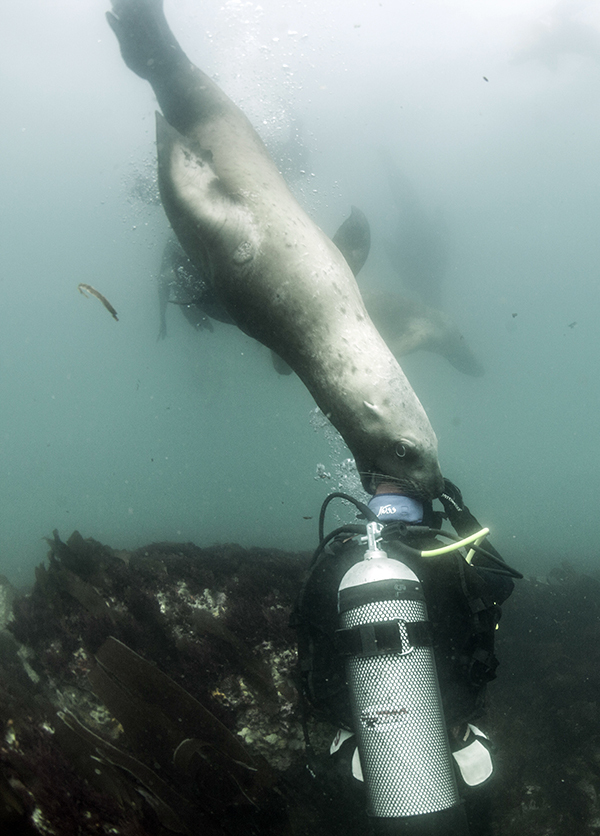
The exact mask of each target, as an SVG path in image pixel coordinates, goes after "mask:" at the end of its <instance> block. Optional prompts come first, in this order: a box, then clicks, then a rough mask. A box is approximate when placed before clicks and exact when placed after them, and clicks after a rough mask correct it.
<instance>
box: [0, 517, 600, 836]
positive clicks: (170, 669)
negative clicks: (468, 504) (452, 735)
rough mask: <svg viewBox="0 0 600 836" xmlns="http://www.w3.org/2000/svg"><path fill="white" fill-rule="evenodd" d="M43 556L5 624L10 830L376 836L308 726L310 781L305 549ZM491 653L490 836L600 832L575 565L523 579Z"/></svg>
mask: <svg viewBox="0 0 600 836" xmlns="http://www.w3.org/2000/svg"><path fill="white" fill-rule="evenodd" d="M49 544H50V553H49V558H48V562H47V564H46V565H44V566H40V567H38V569H37V570H36V582H35V585H34V586H33V588H32V590H31V592H30V593H29V594H27V595H17V594H16V593H15V592H14V591H11V593H10V595H11V597H14V600H13V602H12V612H13V617H12V620H11V621H10V622H9V623H8V628H7V629H4V630H1V631H0V722H1V724H2V728H1V737H0V832H2V833H3V834H5V833H6V834H12V833H15V834H17V833H23V834H41V833H46V834H47V833H57V834H60V835H61V836H63V835H64V836H70V834H88V833H89V834H92V833H114V834H123V836H135V835H136V834H140V835H141V834H164V835H165V836H166V834H169V833H184V834H187V833H190V834H191V833H197V832H200V831H201V832H202V833H203V834H208V836H217V834H219V835H220V834H223V836H225V834H227V836H236V834H240V836H241V834H257V836H259V835H260V836H271V834H273V836H276V834H277V836H284V834H294V836H326V834H327V836H341V835H342V834H345V836H352V834H355V833H356V834H359V833H360V834H361V836H363V834H364V833H365V832H366V831H367V832H368V825H367V820H366V816H365V814H364V809H363V807H362V801H361V799H360V797H359V796H357V794H356V793H354V797H352V793H351V791H349V788H348V786H347V782H346V781H344V780H342V779H340V778H339V777H338V776H335V775H334V776H332V775H330V774H328V773H327V769H326V763H327V755H326V754H325V753H326V751H327V748H328V745H329V740H330V739H331V737H332V736H333V733H334V731H335V730H334V729H332V728H331V726H329V725H327V724H326V723H323V722H319V721H318V720H317V719H315V718H312V717H309V718H308V723H309V730H310V735H311V741H312V743H313V747H314V749H315V750H316V753H317V759H316V760H313V761H311V771H312V772H313V773H315V774H316V775H317V776H318V777H317V779H316V780H315V779H314V778H313V777H311V773H310V772H309V770H307V769H306V755H305V752H304V737H303V732H302V717H301V714H302V711H301V706H300V705H299V703H298V699H297V696H296V692H295V689H294V683H293V674H294V666H295V663H296V654H295V634H294V632H293V631H292V630H291V629H290V628H289V626H288V623H289V614H290V610H291V606H292V603H293V601H294V599H295V597H296V595H297V592H298V590H299V587H300V584H301V581H302V577H303V574H304V570H305V567H306V566H307V564H308V560H309V558H308V555H305V554H290V553H286V552H280V551H277V550H273V549H261V548H253V549H244V548H242V547H240V546H237V545H232V544H225V545H219V546H211V547H210V548H199V547H197V546H195V545H193V544H191V543H185V544H181V543H155V544H152V545H150V546H147V547H145V548H142V549H138V550H136V551H132V552H124V551H115V550H113V549H111V548H109V547H107V546H104V545H102V544H100V543H98V542H96V541H95V540H91V539H84V538H83V537H81V535H80V534H79V533H78V532H74V534H72V535H71V537H70V538H69V539H68V540H67V541H66V542H63V541H62V540H61V538H60V536H59V534H58V532H55V533H54V535H53V537H52V538H50V539H49ZM497 650H498V656H499V658H500V660H501V666H500V669H499V675H498V678H497V680H495V682H494V683H493V684H492V685H491V687H490V699H489V708H488V717H487V718H486V720H485V729H486V731H487V732H489V733H490V735H491V737H492V739H493V741H494V743H495V744H496V747H497V751H496V759H497V767H498V768H497V777H496V779H495V783H493V784H492V785H491V787H490V790H489V795H490V797H491V803H492V832H493V833H494V834H497V836H517V834H518V836H543V835H544V836H545V834H551V836H572V834H573V833H577V834H578V836H587V834H594V833H597V832H598V822H599V821H600V802H599V799H600V704H599V702H598V695H599V694H600V583H599V582H598V580H596V579H594V578H592V577H590V576H589V575H583V574H580V573H579V572H577V571H576V570H575V569H573V567H569V566H563V567H560V568H558V569H555V570H552V572H550V574H549V577H548V581H544V582H541V581H539V580H528V581H522V582H521V583H520V584H519V585H518V586H517V588H516V589H515V592H514V594H513V596H512V597H511V599H510V601H509V602H508V603H507V604H506V606H505V612H504V615H503V618H502V621H501V625H500V631H499V634H498V649H497ZM488 818H489V817H488ZM482 832H483V831H482ZM486 832H489V831H486ZM472 836H478V831H477V829H473V831H472Z"/></svg>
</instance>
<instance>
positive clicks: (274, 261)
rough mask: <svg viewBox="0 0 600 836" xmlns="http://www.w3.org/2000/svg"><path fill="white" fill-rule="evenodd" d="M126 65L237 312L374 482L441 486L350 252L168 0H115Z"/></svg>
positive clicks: (211, 265) (173, 217)
mask: <svg viewBox="0 0 600 836" xmlns="http://www.w3.org/2000/svg"><path fill="white" fill-rule="evenodd" d="M113 6H114V11H115V15H116V17H115V16H114V15H109V22H110V23H111V26H112V28H113V29H114V31H115V33H116V34H117V37H118V38H119V42H120V45H121V52H122V54H123V57H124V59H125V61H126V63H127V64H128V66H129V67H130V68H131V69H133V70H134V71H135V72H137V73H138V74H139V75H141V76H142V77H145V78H147V79H148V80H149V81H150V83H151V84H152V86H153V88H154V91H155V93H156V96H157V99H158V102H159V104H160V106H161V108H162V111H163V113H164V118H163V117H162V116H160V115H158V116H157V147H158V168H159V186H160V191H161V198H162V201H163V205H164V208H165V212H166V214H167V216H168V218H169V220H170V222H171V225H172V227H173V230H174V231H175V234H176V235H177V237H178V238H179V241H180V242H181V244H182V246H183V248H184V250H185V251H186V253H187V255H188V256H189V258H190V259H191V260H192V261H193V262H194V263H195V264H196V265H197V266H198V267H199V268H201V269H202V270H203V272H204V274H205V275H207V276H209V277H210V281H212V283H213V287H214V290H215V294H216V296H217V297H218V298H219V300H220V301H221V303H222V304H223V306H224V307H225V309H226V310H227V312H228V314H229V315H230V316H231V318H232V319H233V320H234V322H235V323H236V324H237V325H238V326H239V327H240V328H241V329H242V330H243V331H245V332H246V333H247V334H249V335H250V336H252V337H254V338H255V339H257V340H259V341H260V342H262V343H263V344H264V345H266V346H268V347H269V348H271V349H272V350H273V351H275V352H276V353H277V354H278V355H279V356H280V357H281V358H282V359H283V360H285V362H287V363H288V364H289V365H290V366H291V368H292V369H293V370H294V371H295V372H296V374H297V375H298V376H299V377H300V378H301V380H302V381H303V382H304V384H305V385H306V387H307V388H308V389H309V391H310V392H311V394H312V395H313V397H314V399H315V401H316V403H317V404H318V405H319V407H320V408H321V409H322V411H323V412H324V413H325V415H327V417H328V418H329V419H330V421H331V422H332V424H333V425H334V426H335V427H336V428H337V430H338V431H339V432H340V434H341V435H342V437H343V439H344V441H345V442H346V444H347V445H348V447H349V448H350V450H351V452H352V453H353V455H354V457H355V460H356V465H357V468H358V470H359V473H360V475H361V479H362V482H363V485H364V486H365V488H366V489H367V490H373V489H374V485H375V484H376V483H377V481H379V480H380V479H381V478H382V477H385V478H388V479H389V478H393V479H394V480H395V481H396V482H397V483H398V484H399V485H400V487H401V488H402V489H403V490H405V492H406V493H409V494H411V495H413V496H419V497H423V498H427V497H433V496H436V495H438V494H439V493H440V491H441V489H442V477H441V473H440V469H439V464H438V460H437V440H436V437H435V434H434V432H433V430H432V428H431V425H430V423H429V420H428V418H427V416H426V414H425V411H424V409H423V407H422V405H421V403H420V402H419V400H418V398H417V396H416V395H415V393H414V391H413V390H412V388H411V386H410V384H409V382H408V380H407V379H406V377H405V375H404V373H403V372H402V370H401V368H400V366H399V365H398V363H397V361H396V359H395V358H394V357H393V355H392V353H391V352H390V350H389V349H388V347H387V346H386V344H385V342H384V341H383V339H382V338H381V336H380V335H379V333H378V332H377V330H376V328H375V326H374V325H373V323H372V322H371V319H370V318H369V316H368V314H367V312H366V310H365V306H364V304H363V301H362V298H361V296H360V292H359V290H358V286H357V284H356V281H355V279H354V276H353V275H352V272H351V270H350V268H349V267H348V265H347V263H346V261H345V259H344V257H343V256H342V254H341V253H340V251H339V250H338V249H337V247H336V246H335V245H334V244H333V243H332V241H331V240H330V239H329V238H327V236H326V235H325V234H324V233H323V232H322V231H321V230H320V229H319V228H318V227H317V226H316V225H315V224H314V223H313V221H312V220H311V219H310V218H309V217H308V215H307V214H306V213H305V212H304V210H303V209H302V208H301V207H300V205H299V204H298V202H297V201H296V200H295V198H294V197H293V196H292V194H291V193H290V191H289V190H288V188H287V186H286V184H285V181H284V180H283V178H282V176H281V175H280V173H279V171H278V170H277V168H276V166H275V164H274V163H273V161H272V160H271V158H270V157H269V155H268V152H267V150H266V148H265V146H264V144H263V143H262V141H261V140H260V138H259V137H258V135H257V134H256V132H255V131H254V129H253V128H252V126H251V125H250V123H249V121H248V120H247V118H246V117H245V116H244V114H243V113H242V112H241V111H240V110H239V108H237V107H236V106H235V105H234V104H233V102H231V101H230V100H229V99H228V98H227V96H225V94H224V93H223V92H222V91H221V90H220V89H219V88H218V87H217V86H216V85H215V84H214V82H213V81H212V80H211V79H210V78H209V77H208V76H206V75H205V74H204V73H202V72H201V71H200V70H198V69H197V68H196V67H194V66H193V65H192V64H191V63H190V62H189V59H187V57H186V56H185V54H184V53H183V52H182V50H181V48H180V47H179V45H178V44H177V42H176V41H175V38H174V37H173V35H172V33H171V32H170V29H169V27H168V24H167V22H166V20H165V18H164V15H163V13H162V2H161V0H115V2H114V3H113Z"/></svg>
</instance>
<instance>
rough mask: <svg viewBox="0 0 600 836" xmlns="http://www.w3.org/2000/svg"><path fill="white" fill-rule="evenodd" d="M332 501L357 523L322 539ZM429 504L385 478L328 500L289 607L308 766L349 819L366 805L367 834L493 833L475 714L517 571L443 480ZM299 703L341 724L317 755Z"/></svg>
mask: <svg viewBox="0 0 600 836" xmlns="http://www.w3.org/2000/svg"><path fill="white" fill-rule="evenodd" d="M336 498H339V499H344V500H346V501H349V502H351V503H353V504H354V505H355V506H356V508H357V509H358V511H359V514H360V515H362V518H363V519H364V520H366V525H365V524H364V523H362V524H360V525H344V526H342V527H341V528H338V529H336V530H335V531H333V532H331V533H330V534H329V535H328V536H326V537H325V536H324V519H325V512H326V509H327V507H328V505H329V503H330V502H331V501H332V500H333V499H336ZM439 499H440V501H441V503H442V505H443V509H444V510H443V512H441V511H434V510H433V506H432V504H431V502H426V503H423V502H421V501H419V500H416V499H413V498H411V497H408V496H403V495H402V494H401V493H400V492H399V490H398V488H397V487H396V486H395V485H394V484H393V483H392V482H382V483H381V484H380V485H379V486H378V488H377V492H376V494H375V495H374V496H373V497H372V499H371V500H370V502H369V504H368V506H367V505H364V504H363V503H361V502H358V501H357V500H355V499H353V498H352V497H350V496H348V495H347V494H342V493H334V494H332V495H331V496H329V497H328V498H327V499H326V500H325V502H324V504H323V508H322V509H321V516H320V521H319V539H320V544H319V547H318V548H317V551H316V553H315V555H314V558H313V561H312V563H311V566H310V569H309V572H308V576H307V578H306V580H305V582H304V585H303V587H302V590H301V592H300V595H299V597H298V600H297V602H296V606H295V609H294V612H293V615H292V622H291V623H292V626H294V627H295V628H296V630H297V634H298V680H299V681H298V686H299V691H300V694H301V705H302V707H303V712H304V715H305V716H304V729H305V738H306V743H307V755H308V758H309V763H308V767H309V772H311V774H312V775H313V776H314V777H318V778H319V780H320V782H321V783H322V786H323V787H327V788H328V789H325V790H324V792H326V793H327V794H328V795H329V797H330V799H331V801H332V803H335V804H336V807H338V809H341V805H340V802H341V804H342V805H343V809H344V810H345V811H346V813H349V814H350V815H351V816H353V818H354V820H355V821H359V820H361V818H363V817H364V815H365V812H366V813H367V814H368V820H369V821H370V829H371V830H372V832H373V833H375V834H377V836H379V835H380V834H382V836H383V835H385V836H388V835H389V836H392V834H394V836H396V834H407V836H408V835H409V834H410V836H417V835H418V834H423V836H425V834H426V836H438V834H439V836H450V834H451V836H487V834H489V833H490V830H489V827H490V826H491V822H490V807H491V798H490V795H489V791H488V785H489V782H490V780H491V778H492V775H493V772H494V766H493V760H492V751H491V749H492V747H491V743H490V741H489V739H488V737H487V735H486V734H485V733H484V732H483V731H482V730H481V729H480V728H479V727H478V722H479V720H480V718H481V716H482V715H483V713H484V701H485V691H486V685H487V683H488V682H489V681H490V680H492V679H493V678H494V677H495V675H496V674H495V672H496V667H497V665H498V661H497V659H496V656H495V655H494V637H495V631H496V628H497V626H498V621H499V619H500V613H501V611H500V605H501V604H502V603H503V602H504V601H505V600H506V599H507V598H508V597H509V595H510V594H511V592H512V590H513V586H514V583H513V578H519V577H522V575H520V573H519V572H517V571H515V570H514V569H511V568H510V567H509V566H507V564H506V563H505V562H504V560H503V559H502V557H501V556H500V555H499V554H498V552H497V551H496V550H495V549H494V548H493V546H491V545H490V544H489V543H486V544H485V548H483V547H482V545H481V544H482V542H483V540H484V539H485V536H486V534H487V533H488V530H487V529H482V527H481V526H480V524H479V523H478V522H477V520H476V519H475V517H474V516H473V515H472V514H471V512H470V511H469V509H468V508H467V507H466V505H465V504H464V501H463V498H462V495H461V492H460V490H459V489H458V488H457V487H456V486H455V485H454V484H453V483H452V482H450V481H449V480H444V491H443V493H442V494H441V496H440V497H439ZM444 519H446V520H448V521H449V522H450V523H451V524H452V526H453V527H454V529H455V531H456V534H457V535H458V537H457V536H455V535H454V534H451V533H449V532H448V531H444V530H443V529H442V528H441V525H442V522H443V520H444ZM440 538H444V539H449V540H450V541H451V542H450V544H449V545H447V544H444V543H443V542H442V541H441V540H440ZM436 672H437V673H436ZM308 707H310V708H311V709H312V711H313V713H314V714H315V716H316V717H318V718H320V719H324V720H327V721H328V722H330V723H331V724H333V725H334V726H336V727H337V728H338V732H337V734H336V735H335V738H334V740H333V742H332V743H331V746H330V750H329V755H327V756H326V757H325V758H324V759H323V758H318V757H316V756H315V755H314V753H313V750H312V747H311V744H310V739H309V735H308V727H307V723H306V713H307V709H308ZM364 827H365V824H364V822H363V825H362V828H363V830H364ZM335 829H336V828H335V826H334V827H333V828H332V831H335ZM359 829H360V828H359ZM340 832H347V830H342V831H340Z"/></svg>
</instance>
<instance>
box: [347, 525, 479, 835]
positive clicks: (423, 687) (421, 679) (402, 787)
mask: <svg viewBox="0 0 600 836" xmlns="http://www.w3.org/2000/svg"><path fill="white" fill-rule="evenodd" d="M380 530H381V525H380V524H378V523H375V522H370V523H368V525H367V541H368V545H367V550H366V553H365V556H364V559H363V560H362V561H360V562H358V563H355V564H354V565H353V566H352V567H351V568H350V569H349V570H348V571H347V572H346V573H345V575H344V576H343V578H342V581H341V583H340V586H339V590H338V612H339V618H340V629H339V631H338V639H339V646H340V647H341V648H342V652H343V653H344V655H345V657H346V677H347V683H348V689H349V695H350V706H351V710H352V716H353V726H354V729H355V732H356V738H357V743H358V752H359V755H360V762H361V766H362V773H363V776H364V781H365V786H366V790H367V798H368V807H369V810H368V812H369V814H370V815H371V816H372V817H373V819H372V820H373V824H374V827H375V831H376V833H380V834H383V833H385V834H407V835H408V834H410V836H413V834H414V836H416V834H424V833H427V835H428V836H436V834H439V835H440V836H442V834H443V836H446V835H447V834H450V833H451V834H452V836H467V834H468V829H467V824H466V817H465V813H464V809H463V806H462V804H461V803H460V799H459V794H458V788H457V783H456V778H455V771H454V767H453V763H452V756H451V753H450V746H449V743H448V736H447V732H446V727H445V723H444V715H443V711H442V702H441V697H440V690H439V686H438V680H437V674H436V668H435V660H434V655H433V648H432V646H431V633H430V628H429V621H428V618H427V610H426V606H425V600H424V596H423V591H422V587H421V584H420V582H419V578H418V577H417V576H416V575H415V573H414V572H413V571H412V570H411V569H410V568H409V567H408V566H406V565H405V564H404V563H402V562H401V561H400V560H398V559H394V560H391V559H389V558H388V556H387V554H386V553H385V552H384V551H383V550H382V549H380V548H379V547H378V545H377V534H378V533H379V531H380Z"/></svg>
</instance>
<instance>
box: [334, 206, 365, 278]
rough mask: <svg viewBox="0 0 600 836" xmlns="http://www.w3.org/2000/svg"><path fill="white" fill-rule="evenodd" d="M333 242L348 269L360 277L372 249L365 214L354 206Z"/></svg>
mask: <svg viewBox="0 0 600 836" xmlns="http://www.w3.org/2000/svg"><path fill="white" fill-rule="evenodd" d="M331 240H332V241H333V243H334V244H335V245H336V247H337V248H338V250H339V251H340V252H341V254H342V255H343V256H344V258H345V259H346V261H347V262H348V267H349V268H350V269H351V270H352V272H353V273H354V275H355V276H358V274H359V273H360V271H361V270H362V268H363V266H364V263H365V261H366V260H367V257H368V255H369V251H370V249H371V227H370V226H369V221H368V220H367V216H366V215H365V213H364V212H362V211H361V210H360V209H357V208H356V206H353V207H352V209H351V211H350V215H349V216H348V217H347V218H346V220H345V221H344V223H343V224H342V225H341V226H340V228H339V229H338V231H337V232H336V233H335V235H334V236H333V238H332V239H331Z"/></svg>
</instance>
